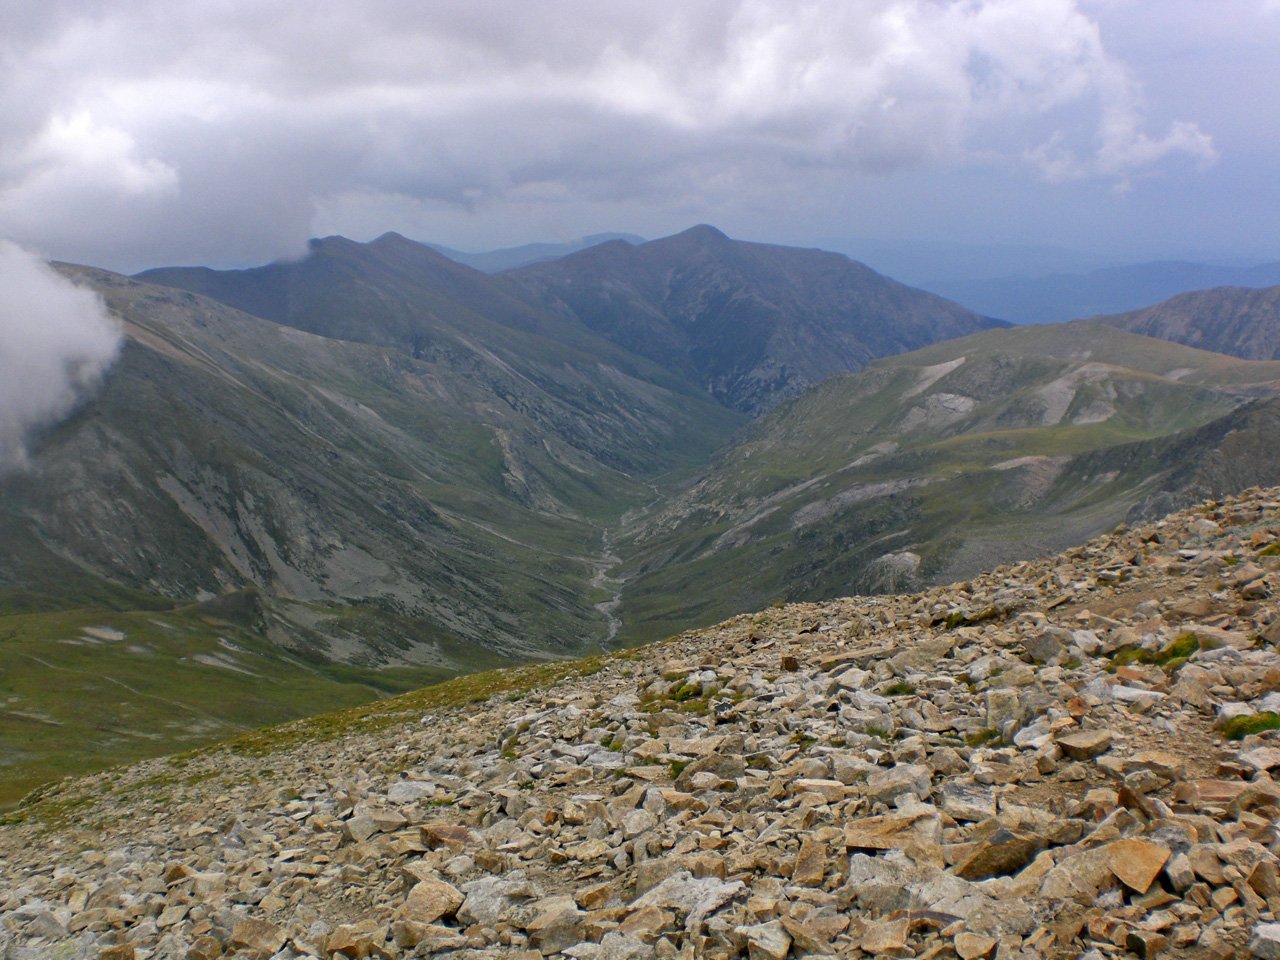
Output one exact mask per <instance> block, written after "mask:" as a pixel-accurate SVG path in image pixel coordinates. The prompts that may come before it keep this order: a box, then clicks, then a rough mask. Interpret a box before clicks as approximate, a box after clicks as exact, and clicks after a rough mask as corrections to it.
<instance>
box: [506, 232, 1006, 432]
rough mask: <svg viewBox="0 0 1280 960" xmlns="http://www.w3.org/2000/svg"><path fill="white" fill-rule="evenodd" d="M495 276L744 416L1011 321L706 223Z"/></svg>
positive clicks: (844, 260)
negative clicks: (878, 363)
mask: <svg viewBox="0 0 1280 960" xmlns="http://www.w3.org/2000/svg"><path fill="white" fill-rule="evenodd" d="M503 277H504V278H505V279H507V280H509V281H510V282H511V283H512V284H513V285H515V286H516V287H518V288H521V289H523V290H524V291H526V294H527V296H528V297H529V298H530V299H531V300H533V301H534V302H536V303H538V304H539V305H540V306H542V307H544V308H545V309H547V310H549V311H552V312H554V313H556V314H557V315H559V316H563V317H565V318H575V319H576V320H578V321H579V322H581V323H582V324H583V325H585V326H587V327H589V328H590V329H591V330H593V331H594V332H596V333H598V334H600V335H601V336H604V337H607V338H608V339H609V340H611V341H613V342H614V343H617V344H619V345H621V346H624V347H626V348H627V349H629V350H632V351H634V352H636V353H638V354H640V355H642V356H645V357H648V358H650V359H651V360H654V361H656V362H658V363H661V364H662V365H664V366H666V367H668V368H671V369H675V370H679V371H681V372H682V373H684V374H685V375H686V376H688V377H690V378H693V379H696V381H697V382H699V383H701V384H702V385H704V386H705V388H706V389H707V390H708V391H709V392H710V393H711V395H712V396H714V397H716V398H717V399H719V400H720V401H721V402H722V403H725V404H726V405H728V406H731V407H733V408H734V409H737V410H741V411H744V412H747V413H750V414H758V413H761V412H763V411H766V410H769V409H771V408H772V407H774V406H776V405H777V403H778V402H780V401H781V400H784V399H786V398H788V397H793V396H797V395H799V394H800V393H803V392H804V391H805V390H806V389H808V388H809V387H811V386H813V385H814V384H816V383H819V382H821V381H822V380H824V379H825V378H826V377H829V376H831V375H832V374H835V373H840V372H845V371H850V370H857V369H860V368H861V367H863V366H865V365H866V364H867V363H869V362H870V361H871V360H874V359H875V358H877V357H882V356H887V355H890V354H894V353H900V352H903V351H905V350H911V349H914V348H916V347H920V346H924V345H925V344H926V343H932V342H935V341H937V340H946V339H950V338H952V337H957V336H963V335H965V334H968V333H973V332H975V331H977V330H982V329H988V328H991V327H999V326H1004V325H1005V324H1003V323H1002V322H1001V321H998V320H992V319H990V318H987V317H981V316H978V315H977V314H975V313H972V312H971V311H969V310H966V309H964V308H963V307H960V306H958V305H957V304H954V303H951V302H949V301H947V300H944V299H943V298H941V297H938V296H936V295H934V294H930V293H926V292H924V291H922V290H916V289H914V288H912V287H907V286H905V285H903V284H900V283H897V282H896V281H894V280H891V279H889V278H888V277H884V276H882V275H880V274H878V273H876V272H875V271H874V270H872V269H871V268H870V267H867V266H865V265H863V264H860V263H857V262H855V261H853V260H850V259H849V258H848V257H846V256H844V255H843V254H837V253H828V252H826V251H822V250H806V249H801V248H798V247H782V246H773V245H769V244H761V243H745V242H742V241H737V240H731V239H729V238H728V237H727V236H725V235H724V234H723V233H721V232H720V231H719V230H717V229H716V228H714V227H711V226H707V225H705V224H703V225H699V226H696V227H692V228H690V229H689V230H686V231H684V232H683V233H679V234H676V235H675V236H671V237H665V238H663V239H661V240H652V241H649V242H648V243H644V244H640V245H638V246H632V245H630V244H626V243H621V242H616V241H615V242H612V243H606V244H602V245H600V246H596V247H593V248H591V249H588V250H584V251H582V252H580V253H576V254H571V255H570V256H567V257H564V258H562V259H560V260H556V261H553V262H550V263H543V264H536V265H533V266H529V267H524V268H521V269H519V270H514V271H510V272H508V273H506V274H503Z"/></svg>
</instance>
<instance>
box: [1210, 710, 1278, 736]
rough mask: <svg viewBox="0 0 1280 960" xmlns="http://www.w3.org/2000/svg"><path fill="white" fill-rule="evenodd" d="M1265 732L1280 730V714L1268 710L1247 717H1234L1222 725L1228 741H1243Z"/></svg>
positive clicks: (1223, 733)
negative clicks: (1251, 735)
mask: <svg viewBox="0 0 1280 960" xmlns="http://www.w3.org/2000/svg"><path fill="white" fill-rule="evenodd" d="M1264 730H1280V713H1272V712H1271V711H1270V710H1266V711H1263V712H1262V713H1253V714H1250V715H1248V716H1245V717H1233V718H1232V719H1230V720H1228V721H1227V722H1226V723H1224V724H1223V725H1222V735H1223V736H1224V737H1226V738H1227V739H1228V740H1243V739H1244V738H1245V737H1247V736H1249V735H1250V734H1254V733H1262V732H1263V731H1264Z"/></svg>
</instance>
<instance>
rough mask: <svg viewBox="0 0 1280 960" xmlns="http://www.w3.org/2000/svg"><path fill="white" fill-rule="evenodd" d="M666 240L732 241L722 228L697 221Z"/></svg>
mask: <svg viewBox="0 0 1280 960" xmlns="http://www.w3.org/2000/svg"><path fill="white" fill-rule="evenodd" d="M667 239H668V240H685V241H695V242H697V243H704V244H705V243H717V244H720V243H733V240H732V239H730V238H729V236H728V234H726V233H724V232H723V231H722V230H719V229H717V228H716V227H713V226H711V224H709V223H699V224H696V225H695V226H692V227H690V228H689V229H688V230H682V231H681V232H680V233H677V234H675V235H674V236H670V237H667Z"/></svg>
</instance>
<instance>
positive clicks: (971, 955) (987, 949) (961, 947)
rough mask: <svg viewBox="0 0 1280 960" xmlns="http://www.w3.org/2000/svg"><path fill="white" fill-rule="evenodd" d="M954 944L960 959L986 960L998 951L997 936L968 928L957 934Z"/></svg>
mask: <svg viewBox="0 0 1280 960" xmlns="http://www.w3.org/2000/svg"><path fill="white" fill-rule="evenodd" d="M954 945H955V950H956V954H957V956H959V957H960V960H986V958H987V957H990V956H991V955H992V954H994V953H995V952H996V941H995V938H993V937H988V936H986V935H985V934H981V933H970V932H968V931H967V930H966V931H962V932H961V933H958V934H956V939H955V943H954Z"/></svg>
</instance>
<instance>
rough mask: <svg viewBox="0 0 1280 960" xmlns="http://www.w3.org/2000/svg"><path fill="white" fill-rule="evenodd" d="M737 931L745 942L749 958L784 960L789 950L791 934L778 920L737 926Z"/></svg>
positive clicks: (754, 959) (753, 959) (750, 959)
mask: <svg viewBox="0 0 1280 960" xmlns="http://www.w3.org/2000/svg"><path fill="white" fill-rule="evenodd" d="M737 932H738V935H739V936H741V937H743V938H744V939H745V940H746V942H747V957H748V958H749V960H786V957H787V954H789V953H790V952H791V934H789V933H787V931H786V928H785V927H783V925H782V922H781V921H780V920H771V921H769V922H768V923H761V924H756V925H755V926H750V927H739V928H738V930H737Z"/></svg>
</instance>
